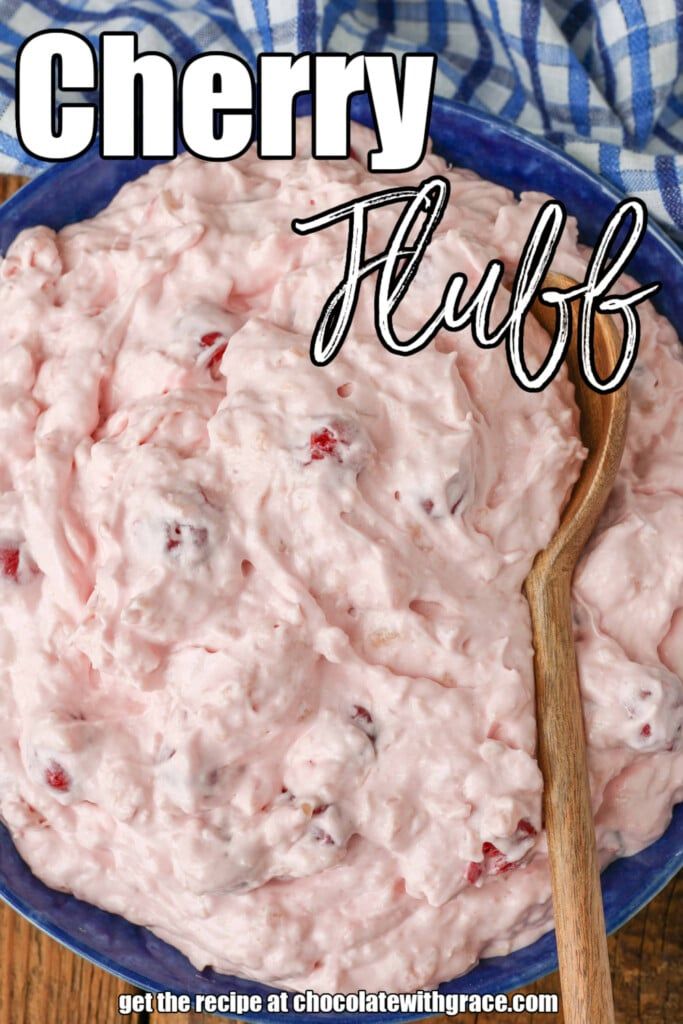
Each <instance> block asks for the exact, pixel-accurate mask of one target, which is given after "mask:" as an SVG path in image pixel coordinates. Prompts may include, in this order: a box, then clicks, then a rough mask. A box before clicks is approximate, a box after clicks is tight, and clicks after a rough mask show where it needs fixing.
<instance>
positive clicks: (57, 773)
mask: <svg viewBox="0 0 683 1024" xmlns="http://www.w3.org/2000/svg"><path fill="white" fill-rule="evenodd" d="M45 781H46V782H47V784H48V786H51V787H52V789H58V790H59V791H60V792H62V793H68V791H69V789H70V788H71V778H70V777H69V775H68V773H67V772H66V771H65V770H64V768H62V766H61V764H59V763H58V762H57V761H50V763H49V765H48V766H47V768H46V769H45Z"/></svg>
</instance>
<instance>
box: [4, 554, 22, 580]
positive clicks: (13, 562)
mask: <svg viewBox="0 0 683 1024" xmlns="http://www.w3.org/2000/svg"><path fill="white" fill-rule="evenodd" d="M18 572H19V549H18V548H0V574H2V575H3V576H6V577H7V579H10V580H16V578H17V573H18Z"/></svg>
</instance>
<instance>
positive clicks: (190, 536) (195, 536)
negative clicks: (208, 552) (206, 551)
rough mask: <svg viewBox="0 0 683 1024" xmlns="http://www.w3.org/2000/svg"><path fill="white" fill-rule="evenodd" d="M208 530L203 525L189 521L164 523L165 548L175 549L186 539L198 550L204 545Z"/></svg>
mask: <svg viewBox="0 0 683 1024" xmlns="http://www.w3.org/2000/svg"><path fill="white" fill-rule="evenodd" d="M208 539H209V531H208V530H207V529H206V527H204V526H192V525H191V524H190V523H176V522H174V523H166V550H167V551H176V550H177V549H178V548H179V547H181V546H182V545H183V544H184V543H186V542H187V541H188V540H189V541H190V542H191V544H192V546H193V547H194V548H196V549H197V550H198V551H199V550H201V549H202V548H204V547H206V543H207V541H208Z"/></svg>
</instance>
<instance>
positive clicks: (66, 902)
mask: <svg viewBox="0 0 683 1024" xmlns="http://www.w3.org/2000/svg"><path fill="white" fill-rule="evenodd" d="M301 112H306V110H305V108H304V109H303V110H302V111H301ZM352 112H353V116H354V117H356V119H358V120H359V121H362V122H364V123H366V124H367V123H371V121H370V113H369V109H368V106H367V103H366V102H365V101H364V100H362V99H359V98H357V99H356V100H354V102H353V105H352ZM448 123H450V125H451V127H452V128H453V127H458V126H459V130H460V134H459V135H458V141H459V143H461V144H462V145H461V146H459V148H458V154H457V157H455V158H453V157H451V158H452V159H453V160H454V162H457V163H459V164H461V165H463V166H474V165H475V164H477V163H478V164H481V162H482V160H483V159H484V156H482V154H484V152H485V146H486V144H487V143H492V144H493V145H494V146H496V147H500V145H501V142H503V141H504V142H505V143H506V144H507V146H508V147H509V149H508V150H505V151H498V152H497V154H496V158H497V159H496V163H495V165H494V166H493V167H490V168H488V169H487V170H486V171H483V170H480V171H479V173H481V174H482V175H484V176H486V177H489V179H490V180H494V181H498V182H499V183H501V184H506V185H508V187H512V190H513V191H517V192H518V191H523V190H524V184H523V182H520V187H515V184H514V183H513V185H512V186H510V180H511V178H513V179H514V178H515V177H519V176H520V175H521V176H522V177H524V173H523V172H522V170H521V167H522V165H523V164H524V160H520V159H519V157H520V156H523V157H525V158H527V159H528V160H532V161H533V159H534V158H537V159H539V160H540V162H541V164H542V165H543V166H544V168H545V169H547V168H548V166H550V167H552V168H553V171H555V172H557V174H558V177H559V179H560V180H561V182H564V185H565V186H566V187H567V188H568V189H570V190H571V188H572V187H573V186H575V187H576V188H578V187H579V183H582V187H585V188H587V189H588V193H589V198H590V202H591V203H595V204H597V206H598V207H600V206H601V205H602V206H603V207H604V200H605V199H608V200H609V201H610V203H611V205H613V204H614V203H616V202H618V201H619V199H621V198H623V197H622V196H621V194H620V193H619V192H617V190H615V189H614V188H613V187H612V186H610V185H609V184H607V183H606V182H604V181H603V180H602V179H601V178H599V177H598V176H597V175H595V174H593V173H592V172H591V171H589V170H587V169H586V168H585V167H583V166H582V165H581V164H579V163H577V162H576V161H575V160H573V159H572V158H571V157H569V156H567V155H566V154H565V153H563V152H562V151H561V150H559V149H557V148H556V147H555V146H553V145H551V144H550V143H548V142H546V141H545V140H542V139H539V138H537V137H535V136H533V135H530V134H529V133H527V132H525V131H524V130H523V129H520V128H517V127H516V126H513V125H510V124H508V123H507V122H505V121H502V120H500V119H499V118H496V117H493V116H491V115H488V114H484V113H481V112H479V111H475V110H472V109H471V108H469V107H465V106H462V105H461V104H457V103H455V102H453V101H449V100H441V99H435V101H434V104H433V108H432V133H433V136H434V137H435V148H436V149H437V151H440V150H441V151H443V150H444V149H448V148H449V147H448V145H446V146H444V145H441V144H440V143H441V137H442V134H443V133H444V132H445V127H444V125H446V124H448ZM463 128H464V129H465V131H464V132H463V131H462V129H463ZM467 129H469V131H470V132H471V133H472V134H471V137H469V136H468V132H467ZM463 147H464V148H463ZM477 154H479V157H478V156H477ZM449 155H450V154H449ZM98 159H99V158H98V156H97V153H93V152H90V153H88V154H86V155H85V156H84V157H81V158H80V159H79V160H78V161H74V162H73V163H72V164H59V165H56V166H54V167H51V168H49V169H48V170H47V171H45V172H44V173H43V174H41V175H40V176H39V177H38V178H36V179H35V180H34V181H32V182H30V183H29V184H27V185H26V186H24V188H22V189H21V190H20V192H19V193H17V195H16V196H14V197H13V198H12V199H10V200H9V201H8V202H7V203H6V204H5V205H4V206H3V207H2V208H0V250H1V251H2V252H4V251H6V248H7V245H8V244H9V242H10V241H11V239H12V238H13V237H14V235H15V234H16V233H17V231H18V230H20V229H21V228H23V227H26V226H29V225H30V224H37V223H50V221H51V220H52V221H53V223H50V226H53V227H61V226H62V225H63V224H65V223H71V222H73V221H75V220H80V219H82V218H83V217H84V216H91V215H92V212H93V211H94V209H95V208H97V209H100V208H102V206H104V205H105V204H106V202H107V201H108V200H109V199H110V198H111V197H112V196H113V194H114V193H115V192H116V191H118V188H119V187H120V186H121V184H123V182H124V181H127V180H130V179H132V178H135V177H137V176H138V175H139V174H142V173H144V171H145V170H147V169H149V167H150V166H151V165H152V164H153V163H155V162H158V161H142V160H133V161H116V162H113V163H115V164H116V165H118V167H117V168H114V173H113V174H112V175H111V176H110V178H111V180H109V179H108V186H107V187H108V191H107V189H105V190H104V191H102V190H100V192H98V193H97V195H96V197H95V198H94V199H93V196H92V195H91V194H90V193H89V192H88V179H89V178H90V177H91V175H93V174H94V173H95V171H96V168H97V165H98ZM506 161H507V165H508V166H507V167H505V164H506ZM518 165H519V167H520V170H519V174H517V171H516V167H517V166H518ZM497 168H502V170H500V173H498V172H497ZM555 180H556V179H553V181H546V182H543V183H539V184H537V185H534V186H533V187H534V189H536V190H543V191H546V192H549V193H550V194H556V195H557V190H556V189H554V188H553V187H552V186H553V184H554V181H555ZM65 183H66V184H69V183H70V184H71V185H75V186H78V185H79V184H81V183H82V184H83V185H84V186H85V187H84V188H83V191H82V193H79V192H78V189H76V191H75V193H74V194H73V195H72V196H70V197H69V198H70V200H71V207H70V211H71V212H70V214H69V216H65V215H64V211H65V206H60V207H57V204H53V206H52V207H51V209H52V210H53V212H54V216H52V215H49V216H47V217H43V218H42V219H41V218H38V219H35V218H33V219H32V218H31V211H32V210H33V209H38V207H39V206H40V204H41V200H43V199H44V198H45V197H47V196H48V193H50V192H51V191H52V189H53V188H54V189H55V191H56V190H57V189H58V188H59V187H60V184H65ZM100 184H101V183H100ZM549 186H550V187H549ZM91 191H92V190H91ZM558 198H561V199H563V198H564V196H563V195H558ZM567 206H568V207H569V211H570V213H571V212H573V210H574V208H575V207H573V205H572V202H571V201H570V200H568V201H567ZM86 208H89V212H83V210H84V209H86ZM604 216H605V212H604V210H603V211H602V214H601V215H600V216H599V217H598V221H597V227H599V226H600V224H601V222H602V220H604ZM580 223H581V225H582V228H583V227H585V218H583V219H582V218H580ZM595 233H597V231H596V232H595ZM583 236H584V232H583V231H582V237H583ZM586 240H587V241H590V240H591V238H590V232H588V237H587V238H586ZM645 250H647V251H645ZM653 262H654V264H655V265H656V266H657V267H659V269H660V270H661V271H662V274H661V276H662V278H664V273H663V272H664V271H666V274H667V278H666V279H667V282H669V281H675V279H678V281H679V282H680V284H681V285H683V256H682V254H681V251H680V250H679V249H678V248H677V247H676V245H675V244H674V243H673V242H672V241H671V240H670V239H669V238H667V237H666V235H664V233H663V232H662V231H661V229H660V228H659V227H658V226H656V225H654V224H652V223H651V224H650V226H649V227H648V232H647V237H646V240H644V244H643V246H642V247H641V254H640V258H639V259H638V258H636V259H634V260H633V261H632V268H633V273H634V274H636V275H637V276H639V277H640V278H641V280H643V281H644V280H645V279H646V278H647V280H648V281H649V280H652V279H653V277H652V275H651V274H650V273H648V271H649V268H650V266H651V265H652V264H653ZM639 263H640V265H641V266H640V267H639V266H638V264H639ZM641 267H642V269H641ZM682 293H683V288H675V287H668V288H667V287H665V288H664V289H663V290H662V292H661V293H660V295H659V296H657V299H656V302H655V304H656V305H657V306H658V308H659V309H660V312H662V313H663V314H664V315H666V316H668V317H669V319H671V320H672V322H673V323H674V326H675V327H676V328H677V330H678V333H679V334H680V335H683V303H682V302H681V299H679V298H677V296H680V295H681V294H682ZM682 865H683V805H679V806H678V807H677V808H675V810H674V813H673V817H672V821H671V823H670V825H669V827H668V829H667V831H666V832H665V833H664V835H663V836H661V838H660V839H659V840H657V842H655V843H654V844H652V845H651V846H649V847H647V848H646V849H645V850H643V851H641V852H640V853H639V854H637V855H635V856H633V857H628V858H622V859H619V860H617V861H614V862H613V863H612V864H611V865H610V866H609V867H608V868H607V869H606V871H605V872H604V873H603V876H602V884H603V895H604V898H605V914H606V918H607V923H608V930H609V931H614V930H616V929H617V928H619V927H621V925H623V924H624V923H625V922H626V921H628V920H629V919H630V918H631V917H632V916H633V915H634V914H636V913H637V912H638V911H639V910H640V909H642V907H643V906H645V905H646V903H648V902H649V901H650V900H651V899H652V898H653V897H654V896H656V894H657V893H658V892H659V891H660V890H661V889H662V888H663V887H664V886H665V885H666V884H667V883H668V882H669V881H670V879H671V878H673V877H674V875H675V874H676V872H677V871H678V870H679V869H680V867H681V866H682ZM8 879H9V881H8ZM26 886H28V888H29V889H30V899H25V898H23V897H22V895H20V894H19V891H18V890H21V889H23V888H25V887H26ZM0 897H2V898H3V899H4V900H5V902H7V903H8V904H9V905H10V906H12V907H13V908H14V909H15V910H17V911H18V912H19V913H20V914H22V915H23V916H24V917H26V918H27V919H28V920H29V921H30V922H31V923H33V924H34V925H36V926H37V927H38V928H40V929H41V930H43V931H45V932H46V933H47V934H48V935H51V936H52V937H53V938H55V939H57V940H58V941H59V942H61V943H62V944H63V945H65V946H66V947H68V948H69V949H71V950H73V951H74V952H76V953H78V954H80V955H81V956H83V957H84V958H85V959H87V960H89V961H91V962H92V963H94V964H96V965H98V966H100V967H103V968H104V969H105V970H107V971H109V972H110V973H112V974H114V975H117V976H118V977H120V978H122V979H124V980H125V981H127V982H129V983H131V984H133V985H135V986H137V987H139V988H143V989H147V990H149V991H166V990H168V991H174V992H189V993H190V994H194V993H195V992H206V991H212V992H228V991H241V992H254V993H256V992H257V993H260V994H261V995H265V994H267V993H269V992H272V991H276V990H274V989H272V988H270V987H268V986H264V985H259V984H258V983H255V982H249V981H246V980H244V979H240V978H232V977H229V976H227V975H218V974H215V973H214V972H213V971H211V970H207V971H202V972H198V971H195V970H194V968H192V967H191V965H189V963H188V962H187V961H186V960H185V958H184V957H183V956H182V954H180V953H179V952H178V951H177V950H175V949H173V948H172V947H171V946H168V945H167V944H166V943H164V942H162V941H161V940H160V939H157V938H156V936H154V935H152V934H151V933H150V932H148V931H147V930H146V929H145V928H142V927H141V926H137V925H133V924H131V923H130V922H128V921H125V920H124V919H123V918H120V917H119V916H118V915H114V914H109V913H108V912H106V911H102V910H99V909H98V908H96V907H94V906H92V905H90V904H86V903H83V902H82V901H80V900H77V899H76V898H75V897H73V896H70V895H68V894H62V893H57V892H55V891H54V890H51V889H48V887H47V886H45V885H44V884H43V883H42V882H40V881H39V879H37V878H35V876H33V875H32V873H31V872H30V870H29V868H28V867H27V865H26V864H25V863H24V862H23V861H22V860H21V858H20V857H19V854H18V853H17V851H16V848H15V847H14V844H13V842H12V840H11V838H10V836H9V833H8V832H7V830H6V829H5V828H4V827H0ZM41 906H47V907H48V910H47V911H46V910H45V909H41ZM55 907H56V910H55ZM56 918H59V919H60V920H61V923H60V920H58V919H56ZM65 922H66V924H65ZM77 922H81V923H80V924H79V923H77ZM83 922H84V923H83ZM119 932H120V938H122V939H123V942H124V945H125V946H126V947H128V946H130V947H132V953H131V954H130V955H128V950H127V949H126V951H125V955H124V953H122V952H121V951H119V952H118V955H112V954H111V951H108V952H107V951H105V949H104V948H99V947H106V945H107V940H106V938H105V939H104V942H102V941H100V943H99V944H98V945H93V944H92V935H94V936H95V937H96V938H97V937H98V936H99V938H100V939H101V940H102V939H103V937H104V936H105V935H106V937H107V938H108V937H109V936H110V935H114V934H116V936H117V938H118V937H119ZM79 933H80V934H79ZM89 935H90V940H89V938H88V936H89ZM136 947H137V948H136ZM139 954H140V955H142V958H143V959H146V960H147V962H148V966H147V970H149V969H150V967H149V964H150V963H151V964H152V965H153V966H156V965H159V964H161V966H162V967H163V968H164V969H165V970H167V971H171V974H172V975H173V974H175V969H177V968H178V967H182V968H183V971H184V974H185V976H187V977H191V978H192V979H193V983H192V984H191V985H189V986H187V987H183V986H182V985H178V984H177V983H175V982H174V981H173V980H171V983H169V984H164V983H161V982H160V981H159V980H158V979H157V980H155V979H154V978H152V977H149V976H148V975H147V974H145V973H144V972H142V971H140V970H139V969H138V967H137V961H138V960H139ZM124 961H130V962H124ZM185 965H186V966H185ZM556 966H557V959H556V949H555V941H554V933H553V932H549V933H547V934H546V935H544V936H542V937H541V938H540V939H538V940H537V941H536V942H535V943H532V944H531V945H529V946H526V947H524V948H522V949H519V950H517V951H515V952H514V953H511V954H508V955H507V956H504V957H494V958H489V959H485V960H482V961H480V963H479V965H478V966H476V967H475V968H473V969H472V970H471V971H469V972H468V973H467V974H465V975H463V976H462V977H460V978H457V979H454V980H453V981H451V982H447V983H444V984H443V985H441V986H440V990H441V991H443V992H473V993H474V992H480V993H483V992H490V993H496V992H500V991H509V990H511V989H513V988H518V987H521V986H523V985H527V984H530V983H531V982H533V981H535V980H537V979H538V978H541V977H543V976H544V975H545V974H547V973H549V972H550V971H552V970H554V969H555V968H556ZM166 977H168V974H167V975H166ZM420 1016H421V1015H420V1014H405V1013H404V1014H401V1013H395V1014H391V1013H386V1014H367V1015H365V1017H366V1018H367V1019H368V1020H372V1021H378V1022H379V1021H382V1022H390V1021H392V1022H398V1021H403V1020H413V1019H419V1017H420ZM330 1018H334V1019H335V1020H336V1021H339V1022H342V1021H343V1022H346V1021H348V1022H351V1021H354V1020H356V1019H357V1015H355V1014H349V1013H330V1014H307V1015H301V1014H293V1013H284V1014H273V1013H267V1012H265V1011H264V1012H261V1013H258V1014H246V1015H244V1017H243V1019H245V1020H252V1021H255V1022H259V1021H283V1022H284V1021H291V1022H295V1021H298V1022H301V1021H302V1019H305V1020H306V1021H311V1022H313V1021H315V1022H318V1021H320V1022H322V1021H324V1020H329V1019H330Z"/></svg>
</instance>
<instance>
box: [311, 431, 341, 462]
mask: <svg viewBox="0 0 683 1024" xmlns="http://www.w3.org/2000/svg"><path fill="white" fill-rule="evenodd" d="M339 443H340V438H338V437H337V435H336V434H333V433H332V431H331V430H329V429H328V427H323V429H322V430H317V431H314V432H313V433H312V434H311V440H310V446H311V459H312V460H314V461H315V462H319V461H320V460H321V459H324V458H326V457H327V456H328V455H332V456H334V458H335V459H336V460H337V462H341V457H340V455H339V452H338V450H337V449H338V446H339Z"/></svg>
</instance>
